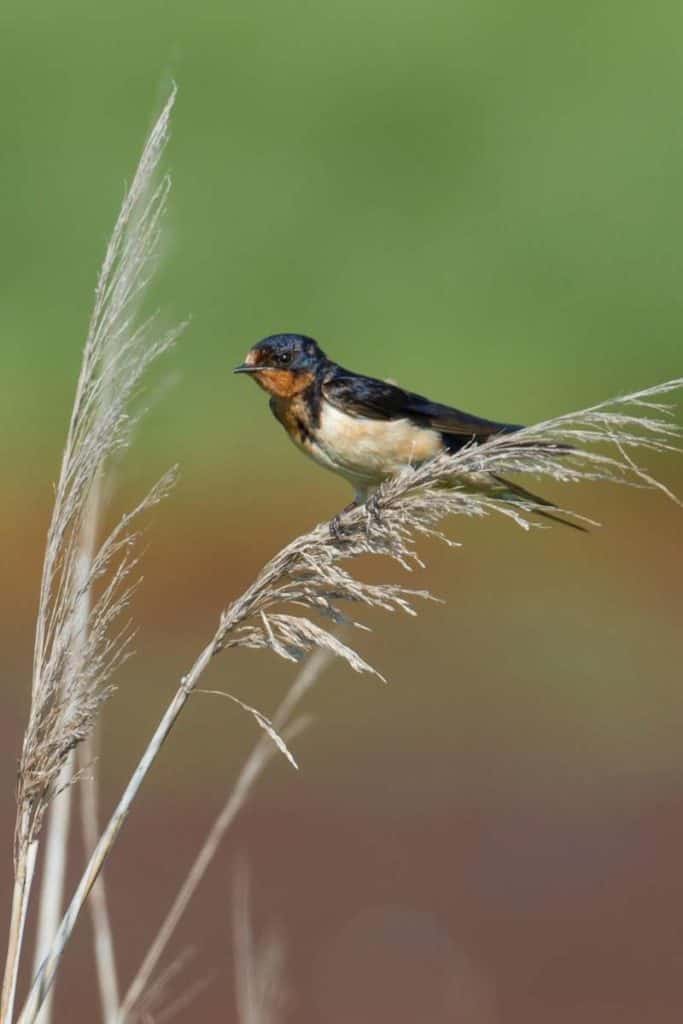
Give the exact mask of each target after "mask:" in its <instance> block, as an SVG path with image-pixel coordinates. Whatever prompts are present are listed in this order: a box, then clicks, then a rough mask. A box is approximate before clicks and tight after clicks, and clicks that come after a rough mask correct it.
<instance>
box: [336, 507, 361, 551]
mask: <svg viewBox="0 0 683 1024" xmlns="http://www.w3.org/2000/svg"><path fill="white" fill-rule="evenodd" d="M354 508H358V502H357V501H350V502H349V504H348V505H345V506H344V508H343V509H342V510H341V512H338V513H337V515H336V516H334V517H333V518H332V519H330V536H331V537H332V540H333V541H334V542H335V544H341V543H342V542H343V541H344V527H343V525H342V517H343V516H345V515H346V513H347V512H353V510H354Z"/></svg>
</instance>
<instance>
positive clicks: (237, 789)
mask: <svg viewBox="0 0 683 1024" xmlns="http://www.w3.org/2000/svg"><path fill="white" fill-rule="evenodd" d="M331 660H332V655H331V654H330V653H329V651H324V650H320V649H318V650H316V651H315V652H314V653H313V654H312V655H310V657H309V658H308V659H307V661H306V664H305V665H304V666H303V668H302V669H301V671H300V672H299V673H298V675H297V677H296V679H295V680H294V682H293V683H292V686H291V687H290V689H289V691H288V693H287V695H286V696H285V698H284V700H283V701H282V703H281V704H280V707H279V708H278V710H277V711H276V713H275V715H274V717H273V725H274V726H275V728H276V729H277V730H278V731H283V730H284V728H285V726H286V725H287V722H288V719H289V718H290V716H291V714H292V712H293V710H294V708H295V707H296V705H297V704H298V703H299V701H300V700H301V699H302V697H303V696H304V694H305V693H307V692H308V690H309V689H310V688H311V686H313V684H314V683H315V682H316V681H317V680H318V679H319V678H320V675H321V673H322V672H323V670H324V669H325V668H326V667H327V665H328V664H329V662H330V661H331ZM287 738H289V737H287ZM274 749H275V748H274V747H273V744H272V743H271V742H270V740H269V739H268V737H266V736H262V737H261V738H260V739H259V740H258V741H257V743H255V744H254V747H253V749H252V751H251V753H250V754H249V756H248V757H247V760H246V761H245V762H244V764H243V766H242V770H241V771H240V773H239V775H238V777H237V781H236V782H235V785H234V786H233V788H232V791H231V792H230V795H229V796H228V799H227V800H226V802H225V804H224V806H223V808H222V810H221V811H220V813H219V815H218V817H217V818H216V820H215V821H214V823H213V825H212V826H211V829H210V830H209V833H208V835H207V836H206V839H205V840H204V842H203V844H202V846H201V848H200V849H199V852H198V853H197V855H196V857H195V859H194V861H193V863H192V866H191V867H190V870H189V871H188V873H187V876H186V878H185V881H184V882H183V884H182V885H181V887H180V889H179V890H178V894H177V895H176V897H175V899H174V901H173V903H172V904H171V907H170V909H169V911H168V913H167V914H166V917H165V918H164V920H163V922H162V924H161V927H160V928H159V931H158V932H157V934H156V936H155V938H154V941H153V942H152V944H151V945H150V947H149V950H148V951H147V954H146V956H145V958H144V960H143V961H142V963H141V965H140V967H139V969H138V972H137V974H136V975H135V977H134V978H133V980H132V981H131V983H130V985H129V987H128V991H127V992H126V994H125V996H124V999H123V1002H122V1003H121V1008H120V1011H119V1017H118V1020H117V1024H124V1022H125V1021H126V1020H127V1019H128V1017H129V1015H130V1014H131V1013H132V1012H133V1010H134V1008H135V1007H136V1006H137V1005H138V1004H139V1002H140V999H141V997H142V995H143V993H144V992H145V991H146V990H147V988H148V986H149V984H150V981H151V978H152V975H153V974H154V971H155V970H156V968H157V966H158V965H159V962H160V960H161V958H162V956H163V954H164V952H165V950H166V947H167V946H168V943H169V942H170V940H171V937H172V935H173V933H174V932H175V930H176V928H177V927H178V924H179V922H180V920H181V918H182V916H183V914H184V913H185V910H186V909H187V906H188V904H189V903H190V901H191V900H192V897H193V896H194V894H195V892H196V890H197V887H198V885H199V883H200V881H201V880H202V878H203V877H204V875H205V874H206V871H207V869H208V867H209V865H210V863H211V861H212V860H213V858H214V856H215V854H216V852H217V850H218V848H219V846H220V844H221V842H222V841H223V838H224V837H225V833H226V832H227V830H228V829H229V827H230V825H231V824H232V823H233V821H234V820H235V818H236V817H237V814H238V813H239V811H240V810H241V808H242V807H243V805H244V803H245V801H246V799H247V797H248V795H249V792H250V790H251V788H252V786H253V785H254V783H255V782H256V781H257V779H258V777H259V775H260V774H261V772H262V771H263V769H264V768H265V766H266V764H267V763H268V761H269V760H270V757H271V756H272V754H273V753H274Z"/></svg>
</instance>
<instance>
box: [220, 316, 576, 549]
mask: <svg viewBox="0 0 683 1024" xmlns="http://www.w3.org/2000/svg"><path fill="white" fill-rule="evenodd" d="M233 372H234V373H245V374H249V375H250V376H251V377H252V378H253V379H254V381H255V382H256V383H257V384H258V385H259V386H260V387H261V388H263V390H264V391H266V392H267V393H268V394H269V395H270V409H271V412H272V413H273V415H274V416H275V418H276V419H277V420H278V421H279V422H280V423H281V425H282V426H283V427H284V429H285V431H286V432H287V434H288V436H289V438H290V439H291V440H292V441H293V442H294V444H295V445H296V447H297V448H299V449H300V450H301V451H302V452H304V453H305V454H306V455H308V456H309V457H310V458H312V459H313V460H314V461H315V462H317V463H318V465H320V466H323V467H324V468H326V469H328V470H331V471H333V472H335V473H337V474H338V475H340V476H341V477H343V478H345V479H346V480H347V481H348V482H349V483H350V484H351V486H352V487H353V489H354V498H353V501H351V502H350V503H349V504H348V505H347V506H346V507H345V508H344V509H343V510H342V512H341V513H340V514H339V515H338V516H335V517H334V518H333V519H332V520H331V527H330V528H331V530H332V532H333V534H334V535H335V536H336V537H339V534H340V517H341V515H343V514H344V513H346V512H349V511H350V510H352V509H353V508H356V507H358V506H359V505H361V504H365V503H366V502H367V503H368V504H369V505H370V502H369V501H368V499H369V498H370V499H371V498H372V495H373V494H374V492H375V491H376V489H377V487H378V486H379V485H380V484H381V483H382V482H383V481H384V480H386V479H387V478H389V477H391V476H392V475H394V474H395V473H397V472H398V471H399V470H401V469H403V468H404V467H406V466H419V465H421V464H422V463H424V462H426V461H427V460H428V459H431V458H434V457H435V456H436V455H439V454H440V453H443V452H448V453H455V452H458V451H460V449H461V448H463V447H465V446H466V445H469V444H482V443H485V442H487V441H489V440H491V439H492V438H494V437H498V436H499V435H501V434H513V433H515V432H516V431H518V430H521V429H522V425H521V424H516V423H499V422H497V421H495V420H488V419H483V418H482V417H480V416H473V415H472V414H471V413H467V412H463V411H462V410H461V409H456V408H454V407H453V406H450V405H442V404H441V403H439V402H433V401H431V399H429V398H425V397H424V396H423V395H419V394H416V393H415V392H412V391H406V390H404V389H403V388H401V387H398V386H397V385H396V384H393V383H390V382H388V381H384V380H379V379H377V378H375V377H367V376H365V375H364V374H360V373H355V372H354V371H353V370H346V369H344V367H342V366H340V365H339V364H338V363H335V362H333V361H332V360H331V359H328V357H327V356H326V354H325V353H324V352H323V350H322V349H321V347H320V345H319V344H318V342H317V341H315V339H314V338H311V337H308V336H307V335H305V334H292V333H285V334H271V335H269V336H268V337H267V338H263V340H262V341H259V342H257V343H256V344H255V345H253V346H252V347H251V348H250V349H249V351H248V352H247V355H246V357H245V360H244V362H243V363H240V365H239V366H236V367H234V370H233ZM491 478H492V484H493V486H494V488H495V493H496V496H497V497H500V498H502V499H503V500H507V501H510V502H512V503H514V502H517V503H519V502H524V503H526V504H529V503H530V504H533V505H534V506H536V507H535V508H534V513H535V514H537V515H541V516H544V517H545V518H548V519H552V520H553V521H557V522H560V523H562V524H563V525H566V526H571V527H573V528H574V529H578V530H582V531H583V530H585V528H584V527H582V526H580V525H579V524H578V523H574V522H570V521H569V520H566V519H563V518H562V517H561V516H559V515H556V514H554V513H553V512H552V509H554V508H555V507H556V506H555V505H553V503H552V502H550V501H547V500H546V499H545V498H540V497H538V496H537V495H535V494H532V493H531V492H530V491H527V490H526V489H525V488H523V487H521V486H520V485H518V484H516V483H512V482H511V481H509V480H505V479H503V478H502V477H499V476H496V475H494V474H491ZM539 506H541V508H539ZM370 507H371V510H372V511H373V512H375V514H377V512H376V509H373V508H372V506H370Z"/></svg>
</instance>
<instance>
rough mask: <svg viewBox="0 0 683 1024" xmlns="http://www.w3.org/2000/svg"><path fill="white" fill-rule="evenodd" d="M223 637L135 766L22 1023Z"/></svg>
mask: <svg viewBox="0 0 683 1024" xmlns="http://www.w3.org/2000/svg"><path fill="white" fill-rule="evenodd" d="M219 637H220V634H216V636H215V637H214V638H213V640H211V642H210V643H209V644H207V646H206V647H205V648H204V650H203V651H202V653H201V654H200V655H199V657H198V658H197V660H196V661H195V663H194V665H193V666H192V668H191V670H190V672H189V673H188V675H186V676H184V677H183V679H181V681H180V685H179V687H178V689H177V690H176V693H175V695H174V697H173V699H172V700H171V702H170V704H169V705H168V707H167V709H166V711H165V712H164V714H163V716H162V718H161V721H160V722H159V724H158V726H157V728H156V731H155V732H154V735H153V736H152V739H151V740H150V742H149V744H148V745H147V748H146V749H145V751H144V753H143V755H142V757H141V759H140V762H139V764H138V766H137V768H136V769H135V771H134V773H133V775H132V777H131V779H130V781H129V783H128V785H127V786H126V788H125V790H124V792H123V795H122V797H121V799H120V800H119V803H118V805H117V807H116V809H115V810H114V813H113V814H112V816H111V818H110V819H109V823H108V825H107V827H106V828H105V830H104V832H103V833H102V836H101V837H100V839H99V841H98V843H97V845H96V846H95V849H94V850H93V852H92V855H91V857H90V860H89V861H88V864H87V866H86V868H85V871H84V873H83V875H82V877H81V880H80V882H79V883H78V886H77V887H76V891H75V893H74V895H73V897H72V899H71V903H70V904H69V906H68V908H67V910H66V913H65V914H64V917H63V918H62V921H61V924H60V926H59V928H58V930H57V934H56V936H55V941H54V942H53V944H52V948H51V949H50V952H49V953H48V955H47V956H46V958H45V960H44V961H43V963H42V964H41V966H40V968H39V970H38V972H37V974H36V976H35V978H34V980H33V984H32V986H31V989H30V992H29V994H28V998H27V1000H26V1003H25V1005H24V1008H23V1010H22V1012H21V1015H20V1017H19V1020H18V1024H33V1022H34V1021H35V1020H36V1017H37V1015H38V1012H39V1010H40V1007H41V1005H42V1003H43V1001H44V999H45V996H46V994H47V992H48V991H49V989H50V986H51V985H52V983H53V981H54V978H55V974H56V972H57V968H58V967H59V962H60V960H61V957H62V953H63V952H64V948H65V946H66V944H67V942H68V941H69V938H70V937H71V933H72V931H73V929H74V926H75V924H76V921H77V920H78V915H79V914H80V912H81V910H82V909H83V905H84V903H85V901H86V899H87V898H88V895H89V893H90V890H91V889H92V887H93V885H94V884H95V881H96V880H97V877H98V875H99V873H100V871H101V870H102V865H103V864H104V861H105V860H106V858H107V856H108V855H109V853H110V851H111V849H112V848H113V846H114V844H115V842H116V840H117V838H118V835H119V832H120V831H121V828H122V827H123V823H124V822H125V820H126V818H127V817H128V814H129V812H130V809H131V806H132V803H133V801H134V799H135V797H136V796H137V793H138V791H139V789H140V787H141V785H142V783H143V781H144V780H145V777H146V776H147V773H148V772H149V770H150V768H151V767H152V765H153V764H154V761H155V759H156V757H157V755H158V754H159V751H160V750H161V747H162V745H163V743H164V741H165V740H166V738H167V736H168V734H169V733H170V731H171V729H172V728H173V726H174V725H175V723H176V721H177V719H178V716H179V715H180V713H181V711H182V710H183V708H184V707H185V704H186V703H187V701H188V698H189V696H190V694H191V692H192V690H193V689H194V687H195V685H196V683H197V680H198V679H199V678H200V676H201V675H202V673H203V672H204V671H205V669H206V667H207V665H208V664H209V662H210V661H211V658H212V657H213V655H214V653H215V651H216V648H217V645H218V643H219Z"/></svg>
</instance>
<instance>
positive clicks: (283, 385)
mask: <svg viewBox="0 0 683 1024" xmlns="http://www.w3.org/2000/svg"><path fill="white" fill-rule="evenodd" d="M324 361H325V353H324V352H322V351H321V349H320V347H319V346H318V343H317V342H315V341H314V340H313V338H307V337H306V336H305V335H304V334H271V335H270V337H268V338H264V339H263V341H259V342H258V343H257V344H256V345H253V346H252V347H251V348H250V349H249V351H248V352H247V355H246V358H245V360H244V362H243V363H241V364H240V365H239V366H236V367H235V369H234V370H233V373H249V374H251V375H252V376H253V377H254V380H255V381H256V383H257V384H260V385H261V387H262V388H263V389H264V390H265V391H268V392H270V394H271V395H276V396H277V397H278V398H292V397H293V396H294V395H296V394H298V393H299V392H300V391H304V390H305V389H306V388H307V387H308V386H309V384H310V383H311V382H312V381H313V379H314V377H315V373H316V370H317V369H318V367H319V366H320V364H321V363H323V362H324Z"/></svg>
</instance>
